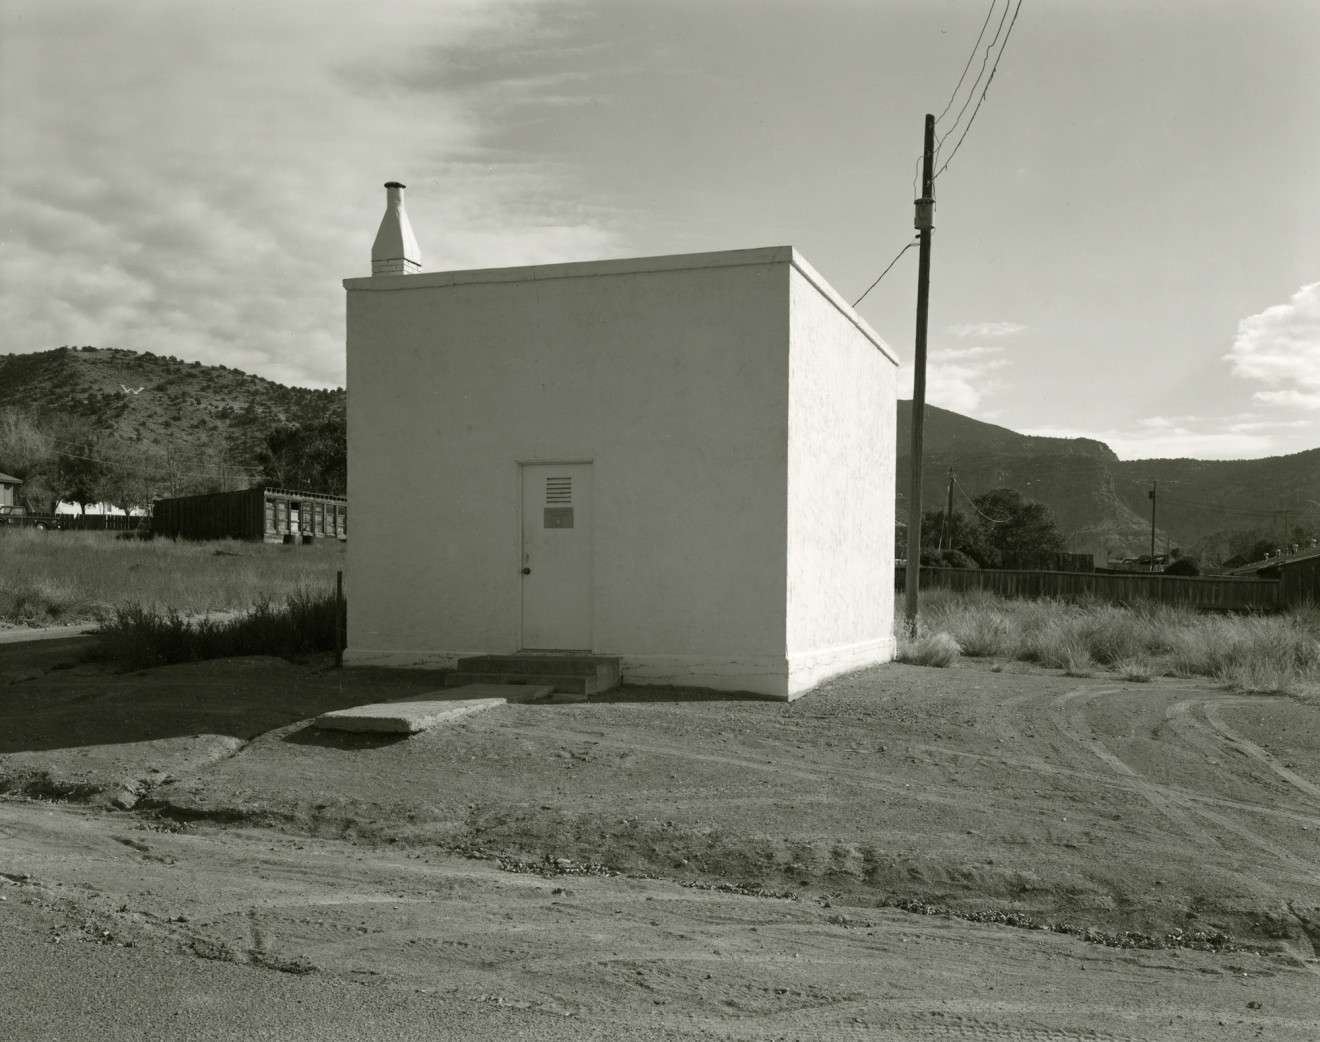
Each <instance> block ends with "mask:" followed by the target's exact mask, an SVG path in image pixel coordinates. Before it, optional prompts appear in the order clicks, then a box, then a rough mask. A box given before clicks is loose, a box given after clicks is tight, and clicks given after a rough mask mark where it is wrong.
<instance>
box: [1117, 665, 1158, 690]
mask: <svg viewBox="0 0 1320 1042" xmlns="http://www.w3.org/2000/svg"><path fill="white" fill-rule="evenodd" d="M1114 672H1115V673H1117V674H1118V675H1119V678H1120V679H1122V680H1127V681H1130V682H1131V683H1133V684H1149V683H1150V682H1151V680H1153V679H1154V677H1155V670H1154V668H1153V667H1152V666H1151V664H1150V663H1149V662H1147V661H1145V660H1143V659H1125V660H1124V661H1122V662H1115V663H1114Z"/></svg>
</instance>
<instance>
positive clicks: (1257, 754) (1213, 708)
mask: <svg viewBox="0 0 1320 1042" xmlns="http://www.w3.org/2000/svg"><path fill="white" fill-rule="evenodd" d="M1248 701H1249V700H1248V699H1245V698H1225V699H1216V700H1215V703H1211V702H1210V701H1208V700H1207V701H1206V702H1205V704H1204V708H1203V710H1202V712H1203V713H1204V714H1205V718H1206V721H1207V722H1208V723H1209V724H1210V726H1211V727H1213V728H1214V729H1215V730H1216V731H1218V732H1219V733H1220V734H1221V735H1223V736H1224V737H1225V738H1226V739H1228V741H1230V742H1232V743H1233V745H1234V747H1235V748H1237V749H1240V750H1241V751H1242V752H1244V753H1246V754H1247V755H1248V756H1250V757H1251V758H1252V759H1253V760H1255V761H1256V762H1258V763H1261V764H1263V765H1264V766H1265V767H1267V768H1269V769H1270V770H1271V771H1273V772H1274V773H1275V774H1277V775H1278V776H1279V777H1280V778H1282V779H1283V780H1284V781H1286V782H1287V783H1288V784H1289V785H1291V786H1292V787H1293V788H1295V789H1297V790H1298V791H1300V792H1303V793H1305V794H1306V795H1307V796H1310V797H1311V798H1312V799H1317V800H1320V785H1316V784H1314V783H1313V782H1309V781H1307V780H1306V779H1305V778H1303V777H1302V776H1301V775H1299V774H1297V773H1295V772H1293V771H1291V770H1289V769H1288V768H1287V767H1285V766H1284V765H1283V764H1282V763H1280V762H1279V761H1278V760H1277V759H1275V758H1274V757H1273V756H1271V755H1270V754H1269V753H1267V752H1266V751H1265V750H1264V749H1262V748H1261V747H1260V746H1259V745H1257V744H1256V743H1255V742H1253V741H1251V740H1250V739H1248V738H1244V737H1242V735H1240V734H1238V733H1237V732H1236V731H1234V730H1233V729H1232V728H1231V727H1229V726H1228V725H1227V724H1226V723H1224V720H1223V718H1222V717H1221V716H1220V715H1219V706H1220V705H1245V704H1248Z"/></svg>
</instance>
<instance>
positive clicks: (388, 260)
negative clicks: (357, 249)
mask: <svg viewBox="0 0 1320 1042" xmlns="http://www.w3.org/2000/svg"><path fill="white" fill-rule="evenodd" d="M404 187H405V186H404V185H401V184H399V182H398V181H386V182H385V216H384V217H382V218H381V221H380V231H378V232H377V233H376V241H375V242H374V243H372V244H371V274H373V275H411V274H413V273H414V272H418V271H421V270H422V251H421V250H420V249H418V247H417V239H416V237H415V236H414V235H413V230H412V225H410V224H409V223H408V214H407V213H406V212H405V211H404V209H403V189H404Z"/></svg>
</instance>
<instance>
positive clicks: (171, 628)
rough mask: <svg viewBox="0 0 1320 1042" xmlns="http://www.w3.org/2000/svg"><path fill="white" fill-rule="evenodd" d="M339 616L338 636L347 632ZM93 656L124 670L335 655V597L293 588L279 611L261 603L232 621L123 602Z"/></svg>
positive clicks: (107, 623) (103, 630) (104, 629)
mask: <svg viewBox="0 0 1320 1042" xmlns="http://www.w3.org/2000/svg"><path fill="white" fill-rule="evenodd" d="M346 622H347V620H346V619H345V618H344V617H343V616H341V618H340V625H341V627H343V628H342V629H341V632H347V627H346ZM98 632H99V633H100V634H101V640H100V641H99V642H98V643H97V647H96V650H95V651H94V652H93V653H92V657H93V658H95V659H96V660H98V661H102V662H113V663H115V664H116V665H118V666H121V667H123V668H124V669H150V668H152V667H154V666H166V665H170V664H171V663H175V662H199V661H201V660H203V659H213V658H228V657H232V656H236V655H298V654H307V653H310V652H317V651H333V650H334V647H335V596H334V593H333V592H331V591H328V590H327V591H321V592H317V593H313V592H310V591H308V590H297V591H295V592H293V593H292V594H290V595H289V597H288V598H287V599H286V601H285V604H284V606H283V607H282V608H277V607H275V606H274V605H272V604H271V603H270V602H269V601H262V602H260V603H259V604H257V605H255V606H254V607H252V608H251V609H250V610H249V611H247V612H246V613H245V614H243V615H241V616H239V617H238V618H235V619H227V620H224V621H216V620H214V619H206V618H204V619H200V620H196V621H192V620H188V619H186V618H184V616H182V615H181V614H179V612H178V611H177V610H175V609H173V608H171V609H169V610H168V611H163V612H162V611H157V610H155V609H149V608H143V607H141V606H140V605H137V604H126V605H122V606H120V607H118V608H115V609H114V611H113V613H112V615H111V617H110V618H108V619H107V620H105V621H104V622H103V623H102V624H101V628H100V629H99V631H98Z"/></svg>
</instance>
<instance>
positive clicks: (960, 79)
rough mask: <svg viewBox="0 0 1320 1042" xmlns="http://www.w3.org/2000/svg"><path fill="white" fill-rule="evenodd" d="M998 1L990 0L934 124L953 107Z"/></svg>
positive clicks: (978, 77)
mask: <svg viewBox="0 0 1320 1042" xmlns="http://www.w3.org/2000/svg"><path fill="white" fill-rule="evenodd" d="M998 3H999V0H990V10H988V11H986V13H985V21H984V22H982V23H981V31H980V32H979V33H977V34H976V42H975V43H974V44H972V53H971V54H969V55H968V56H967V64H966V65H964V66H963V71H962V75H961V76H959V77H958V85H957V86H956V87H954V88H953V93H952V94H950V95H949V103H948V104H947V105H945V106H944V111H943V112H941V113H940V114H939V115H938V116H936V117H935V123H936V125H938V124H939V122H940V120H942V119H943V118H944V117H945V116H947V115H948V114H949V109H951V108H953V101H954V99H955V98H956V97H957V96H958V91H959V90H960V89H961V88H962V85H963V80H965V79H967V70H968V69H970V68H971V67H972V60H973V59H974V58H975V57H976V52H977V49H978V48H979V47H980V46H981V40H982V39H983V38H984V37H985V27H986V26H987V25H989V24H990V16H991V15H992V14H994V13H995V5H996V4H998ZM1004 11H1005V12H1007V11H1008V7H1007V6H1005V8H1004ZM982 68H984V65H982ZM976 78H977V79H978V80H979V79H980V78H981V77H980V76H979V75H978V76H977V77H976ZM973 87H975V84H973ZM957 125H958V124H957V122H955V123H954V126H955V127H956V126H957ZM950 129H952V128H950Z"/></svg>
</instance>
